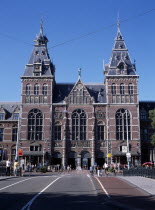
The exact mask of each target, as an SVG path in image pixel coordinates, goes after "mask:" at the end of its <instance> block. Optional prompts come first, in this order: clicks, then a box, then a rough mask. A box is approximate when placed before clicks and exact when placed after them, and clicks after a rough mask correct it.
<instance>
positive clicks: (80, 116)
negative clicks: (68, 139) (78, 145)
mask: <svg viewBox="0 0 155 210" xmlns="http://www.w3.org/2000/svg"><path fill="white" fill-rule="evenodd" d="M72 139H73V140H86V114H85V112H84V111H83V110H81V109H76V110H75V111H74V112H73V113H72Z"/></svg>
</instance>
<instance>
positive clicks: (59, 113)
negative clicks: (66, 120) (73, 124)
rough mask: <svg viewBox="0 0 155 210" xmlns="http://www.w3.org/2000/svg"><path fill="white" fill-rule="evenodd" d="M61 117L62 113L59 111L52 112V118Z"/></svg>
mask: <svg viewBox="0 0 155 210" xmlns="http://www.w3.org/2000/svg"><path fill="white" fill-rule="evenodd" d="M62 118H63V113H62V112H60V111H56V112H54V119H62Z"/></svg>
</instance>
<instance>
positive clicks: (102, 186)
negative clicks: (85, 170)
mask: <svg viewBox="0 0 155 210" xmlns="http://www.w3.org/2000/svg"><path fill="white" fill-rule="evenodd" d="M95 178H96V179H97V181H98V182H99V184H100V185H101V187H102V189H103V191H104V192H105V194H106V196H107V197H108V198H111V197H110V195H109V194H108V192H107V191H106V189H105V188H104V186H103V185H102V183H101V182H100V180H99V179H98V178H97V177H95Z"/></svg>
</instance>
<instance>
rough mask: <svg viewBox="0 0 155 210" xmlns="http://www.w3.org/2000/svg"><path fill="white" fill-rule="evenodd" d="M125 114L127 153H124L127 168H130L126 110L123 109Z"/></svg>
mask: <svg viewBox="0 0 155 210" xmlns="http://www.w3.org/2000/svg"><path fill="white" fill-rule="evenodd" d="M125 114H126V140H127V153H126V157H127V163H128V169H129V168H130V161H129V160H130V155H131V154H130V153H129V135H128V131H129V130H128V111H127V110H125Z"/></svg>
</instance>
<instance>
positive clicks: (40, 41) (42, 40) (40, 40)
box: [34, 18, 48, 45]
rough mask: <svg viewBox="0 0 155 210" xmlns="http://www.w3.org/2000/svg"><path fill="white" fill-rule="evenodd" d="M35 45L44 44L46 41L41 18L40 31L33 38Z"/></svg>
mask: <svg viewBox="0 0 155 210" xmlns="http://www.w3.org/2000/svg"><path fill="white" fill-rule="evenodd" d="M34 41H35V42H36V43H37V45H46V44H47V42H48V39H47V37H46V36H45V35H44V34H43V18H41V20H40V31H39V35H38V36H36V39H35V40H34Z"/></svg>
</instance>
